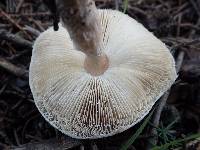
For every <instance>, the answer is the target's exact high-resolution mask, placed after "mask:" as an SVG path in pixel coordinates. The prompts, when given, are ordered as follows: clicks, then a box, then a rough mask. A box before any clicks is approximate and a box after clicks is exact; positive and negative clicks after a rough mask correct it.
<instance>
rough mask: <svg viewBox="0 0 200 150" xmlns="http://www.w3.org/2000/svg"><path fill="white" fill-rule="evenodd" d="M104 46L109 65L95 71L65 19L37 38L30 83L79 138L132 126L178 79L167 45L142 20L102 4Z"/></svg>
mask: <svg viewBox="0 0 200 150" xmlns="http://www.w3.org/2000/svg"><path fill="white" fill-rule="evenodd" d="M99 13H100V20H101V26H102V29H103V31H102V39H101V44H100V46H99V49H101V50H102V51H103V52H104V53H105V54H106V55H107V57H108V59H109V66H108V68H107V70H106V71H105V72H104V73H103V74H101V75H99V76H93V75H91V74H89V73H88V72H87V71H86V70H85V69H84V60H85V58H86V56H85V55H84V54H83V53H82V52H81V51H78V50H76V49H75V47H74V45H73V43H72V41H71V39H70V37H69V34H68V32H67V30H66V29H65V28H63V27H62V26H61V25H60V28H59V30H58V31H57V32H55V31H53V29H52V28H49V29H48V30H47V31H45V32H44V33H42V34H41V35H40V36H39V38H38V39H37V40H36V42H35V44H34V48H33V55H32V60H31V65H30V87H31V91H32V93H33V97H34V101H35V104H36V106H37V107H38V110H39V111H40V112H41V114H42V115H43V116H44V118H45V119H46V120H47V121H48V122H49V123H50V124H51V125H53V126H54V127H55V128H57V129H58V130H60V131H61V132H63V133H65V134H67V135H69V136H71V137H74V138H80V139H84V138H93V139H94V138H102V137H107V136H111V135H114V134H117V133H120V132H123V131H124V130H126V129H128V128H130V127H132V126H133V125H135V124H136V123H138V122H139V121H140V120H141V119H143V117H144V116H145V115H146V114H147V113H148V112H149V111H150V110H151V108H152V106H153V105H154V103H155V102H156V101H157V100H158V99H159V97H160V96H161V95H162V94H163V93H164V92H165V91H166V90H168V89H169V88H170V86H171V85H172V84H173V82H174V80H175V79H176V71H175V64H174V59H173V57H172V55H171V54H170V52H169V50H168V49H167V47H166V46H165V45H164V44H163V43H162V42H161V41H160V40H158V39H157V38H156V37H155V36H154V35H153V34H152V33H150V32H149V31H147V30H146V29H145V28H144V27H143V26H142V25H141V24H140V23H138V22H137V21H135V20H134V19H132V18H130V17H128V16H127V15H125V14H122V13H120V12H118V11H114V10H99Z"/></svg>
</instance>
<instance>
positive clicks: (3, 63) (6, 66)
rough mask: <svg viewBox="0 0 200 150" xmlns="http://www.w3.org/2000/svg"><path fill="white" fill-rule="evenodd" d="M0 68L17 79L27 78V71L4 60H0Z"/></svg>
mask: <svg viewBox="0 0 200 150" xmlns="http://www.w3.org/2000/svg"><path fill="white" fill-rule="evenodd" d="M0 67H1V68H4V69H6V70H7V71H9V72H11V73H12V74H14V75H16V76H18V77H25V78H28V71H27V70H25V69H23V68H20V67H17V66H15V65H13V64H12V63H10V62H8V61H7V60H5V59H4V58H0Z"/></svg>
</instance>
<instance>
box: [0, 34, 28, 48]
mask: <svg viewBox="0 0 200 150" xmlns="http://www.w3.org/2000/svg"><path fill="white" fill-rule="evenodd" d="M0 39H1V40H6V41H9V42H12V43H14V44H16V45H19V46H22V47H25V48H29V49H32V42H30V41H28V40H25V39H23V38H21V37H19V36H17V35H14V34H11V33H8V32H6V31H5V30H0Z"/></svg>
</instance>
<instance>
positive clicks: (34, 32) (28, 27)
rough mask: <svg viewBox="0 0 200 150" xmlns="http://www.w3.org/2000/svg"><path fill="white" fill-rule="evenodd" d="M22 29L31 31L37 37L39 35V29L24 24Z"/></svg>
mask: <svg viewBox="0 0 200 150" xmlns="http://www.w3.org/2000/svg"><path fill="white" fill-rule="evenodd" d="M23 29H24V30H25V31H28V32H30V33H32V34H33V35H34V36H36V37H38V36H39V35H40V31H38V30H37V29H35V28H32V27H31V26H28V25H25V27H24V28H23Z"/></svg>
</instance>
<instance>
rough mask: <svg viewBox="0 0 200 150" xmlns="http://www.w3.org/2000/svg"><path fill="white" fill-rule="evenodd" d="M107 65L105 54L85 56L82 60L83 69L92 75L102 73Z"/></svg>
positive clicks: (107, 60)
mask: <svg viewBox="0 0 200 150" xmlns="http://www.w3.org/2000/svg"><path fill="white" fill-rule="evenodd" d="M108 67H109V59H108V57H107V56H106V54H102V55H100V56H88V55H87V56H86V58H85V61H84V68H85V70H86V71H87V72H88V73H89V74H91V75H93V76H99V75H101V74H103V73H104V72H105V71H106V70H107V69H108Z"/></svg>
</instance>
